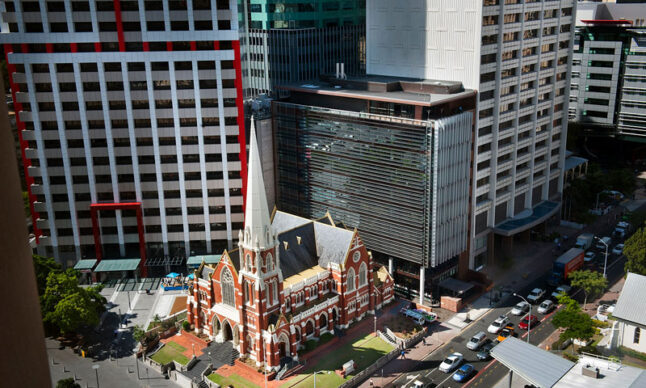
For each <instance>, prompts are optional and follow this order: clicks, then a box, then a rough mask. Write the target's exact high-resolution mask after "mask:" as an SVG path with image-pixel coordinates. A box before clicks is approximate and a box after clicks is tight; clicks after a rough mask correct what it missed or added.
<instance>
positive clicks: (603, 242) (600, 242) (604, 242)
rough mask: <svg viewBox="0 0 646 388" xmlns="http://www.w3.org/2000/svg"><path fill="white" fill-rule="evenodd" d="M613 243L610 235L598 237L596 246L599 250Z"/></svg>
mask: <svg viewBox="0 0 646 388" xmlns="http://www.w3.org/2000/svg"><path fill="white" fill-rule="evenodd" d="M610 244H612V239H611V238H610V237H608V236H605V237H601V238H600V239H599V238H598V239H597V245H595V247H596V248H597V249H599V250H604V251H605V249H606V248H607V247H609V246H610Z"/></svg>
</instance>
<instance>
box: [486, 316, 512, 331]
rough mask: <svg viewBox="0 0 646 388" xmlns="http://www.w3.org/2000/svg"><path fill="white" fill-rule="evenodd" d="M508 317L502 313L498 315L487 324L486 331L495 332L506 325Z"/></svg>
mask: <svg viewBox="0 0 646 388" xmlns="http://www.w3.org/2000/svg"><path fill="white" fill-rule="evenodd" d="M508 323H509V318H507V317H506V316H504V315H501V316H499V317H498V318H497V319H496V320H495V321H493V322H492V323H491V325H489V327H488V328H487V331H488V332H489V333H492V334H497V333H498V332H499V331H500V330H502V328H503V327H505V326H507V324H508Z"/></svg>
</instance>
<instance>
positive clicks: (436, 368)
mask: <svg viewBox="0 0 646 388" xmlns="http://www.w3.org/2000/svg"><path fill="white" fill-rule="evenodd" d="M436 370H437V368H435V369H433V370H432V371H430V372H428V373H427V374H426V377H428V376H429V375H430V374H431V373H433V372H435V371H436Z"/></svg>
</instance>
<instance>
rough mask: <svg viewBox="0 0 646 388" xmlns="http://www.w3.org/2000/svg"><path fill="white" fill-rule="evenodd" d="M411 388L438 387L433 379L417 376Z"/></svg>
mask: <svg viewBox="0 0 646 388" xmlns="http://www.w3.org/2000/svg"><path fill="white" fill-rule="evenodd" d="M410 387H411V388H435V387H437V384H435V383H434V382H433V381H431V379H428V378H426V377H417V378H416V379H415V380H414V381H413V384H412V385H410Z"/></svg>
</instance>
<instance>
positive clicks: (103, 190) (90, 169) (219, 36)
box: [0, 0, 246, 265]
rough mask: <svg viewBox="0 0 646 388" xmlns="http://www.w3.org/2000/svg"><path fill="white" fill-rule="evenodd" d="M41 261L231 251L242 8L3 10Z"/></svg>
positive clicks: (111, 4) (86, 4)
mask: <svg viewBox="0 0 646 388" xmlns="http://www.w3.org/2000/svg"><path fill="white" fill-rule="evenodd" d="M0 8H1V11H2V13H1V14H0V23H1V30H2V33H1V34H0V42H1V43H3V44H4V49H5V52H6V53H7V59H8V68H9V73H10V74H9V76H10V84H11V89H12V90H11V91H12V94H13V97H14V101H15V108H16V113H17V122H18V127H19V133H20V140H21V146H22V150H23V158H24V164H25V170H26V171H25V173H26V174H25V175H26V176H27V183H28V189H29V195H30V202H31V210H32V214H33V218H34V228H35V234H36V236H37V239H38V247H39V248H38V249H39V252H41V253H42V254H44V255H47V256H54V257H56V258H58V259H59V260H61V261H62V262H63V263H65V264H66V265H72V264H74V263H75V262H76V261H77V260H78V259H80V258H81V257H84V256H88V257H97V258H101V257H102V256H105V257H110V256H112V257H141V259H142V260H141V264H143V263H144V261H145V257H146V256H150V257H164V256H168V255H171V256H174V255H178V256H183V255H186V256H188V255H189V254H190V252H196V254H198V253H210V252H220V251H222V249H223V248H231V247H232V243H233V236H234V231H236V230H239V229H241V228H242V223H243V208H242V206H243V195H244V182H245V174H246V166H245V164H246V162H245V160H246V154H245V147H244V144H245V132H244V121H243V114H242V112H243V105H242V82H241V65H240V43H239V37H238V36H239V34H238V11H237V1H236V0H189V1H161V0H158V1H143V0H138V1H69V0H65V1H56V2H51V1H47V2H45V1H2V2H0Z"/></svg>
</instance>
